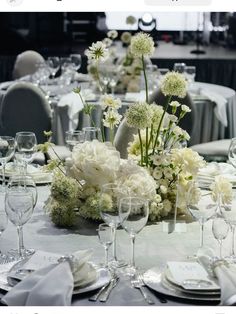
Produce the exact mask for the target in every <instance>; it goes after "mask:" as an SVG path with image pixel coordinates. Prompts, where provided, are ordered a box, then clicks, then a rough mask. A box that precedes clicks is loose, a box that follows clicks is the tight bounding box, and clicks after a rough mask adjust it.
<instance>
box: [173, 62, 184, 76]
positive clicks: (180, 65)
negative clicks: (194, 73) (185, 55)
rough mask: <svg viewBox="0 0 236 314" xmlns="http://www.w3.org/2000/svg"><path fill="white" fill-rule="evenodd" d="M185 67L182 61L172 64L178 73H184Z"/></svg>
mask: <svg viewBox="0 0 236 314" xmlns="http://www.w3.org/2000/svg"><path fill="white" fill-rule="evenodd" d="M185 67H186V64H185V63H183V62H182V63H175V64H174V71H175V72H179V73H184V71H185Z"/></svg>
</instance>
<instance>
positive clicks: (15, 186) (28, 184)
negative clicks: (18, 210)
mask: <svg viewBox="0 0 236 314" xmlns="http://www.w3.org/2000/svg"><path fill="white" fill-rule="evenodd" d="M7 190H9V191H17V192H21V191H23V192H25V191H28V192H30V193H32V198H33V209H32V212H33V210H34V208H35V206H36V203H37V199H38V192H37V188H36V184H35V182H34V180H33V179H32V177H30V176H26V177H25V176H20V175H15V176H12V177H11V178H10V181H9V184H8V189H7ZM7 210H9V208H7V207H6V211H7ZM22 229H23V226H22ZM20 240H21V244H20V246H21V251H22V255H23V256H24V257H25V256H29V255H32V254H33V253H34V252H35V250H34V249H31V248H30V249H29V248H25V246H24V238H23V231H22V235H21V238H20ZM10 253H11V255H12V256H14V257H16V258H19V251H18V250H15V249H12V250H11V251H10Z"/></svg>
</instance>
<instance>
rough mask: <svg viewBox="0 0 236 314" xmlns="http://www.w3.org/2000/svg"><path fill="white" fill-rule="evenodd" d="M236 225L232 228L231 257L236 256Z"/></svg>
mask: <svg viewBox="0 0 236 314" xmlns="http://www.w3.org/2000/svg"><path fill="white" fill-rule="evenodd" d="M235 227H236V226H235V225H232V226H231V230H232V246H231V256H235V249H234V247H235V245H234V244H235Z"/></svg>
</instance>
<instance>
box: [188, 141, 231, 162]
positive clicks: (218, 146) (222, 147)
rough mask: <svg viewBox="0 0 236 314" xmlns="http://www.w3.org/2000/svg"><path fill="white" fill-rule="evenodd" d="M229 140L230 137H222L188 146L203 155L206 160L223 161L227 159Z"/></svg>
mask: <svg viewBox="0 0 236 314" xmlns="http://www.w3.org/2000/svg"><path fill="white" fill-rule="evenodd" d="M230 142H231V139H224V140H218V141H212V142H207V143H202V144H197V145H193V146H190V148H191V149H192V150H194V151H196V152H197V153H198V154H199V155H201V156H203V157H204V159H205V160H206V161H209V162H210V161H219V162H225V161H227V159H228V151H229V146H230Z"/></svg>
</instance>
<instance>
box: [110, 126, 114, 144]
mask: <svg viewBox="0 0 236 314" xmlns="http://www.w3.org/2000/svg"><path fill="white" fill-rule="evenodd" d="M110 141H111V143H112V145H113V142H114V128H112V127H111V126H110Z"/></svg>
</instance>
